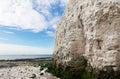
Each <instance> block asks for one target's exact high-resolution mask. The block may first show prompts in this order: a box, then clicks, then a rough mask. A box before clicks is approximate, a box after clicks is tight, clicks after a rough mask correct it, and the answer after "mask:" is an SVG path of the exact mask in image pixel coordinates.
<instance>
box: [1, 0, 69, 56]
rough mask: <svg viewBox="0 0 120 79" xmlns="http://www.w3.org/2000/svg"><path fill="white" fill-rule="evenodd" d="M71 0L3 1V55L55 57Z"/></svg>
mask: <svg viewBox="0 0 120 79" xmlns="http://www.w3.org/2000/svg"><path fill="white" fill-rule="evenodd" d="M67 3H68V0H0V55H13V54H14V55H24V54H52V53H53V49H54V33H55V29H56V27H57V24H58V23H59V20H60V18H61V16H62V14H63V12H64V9H65V7H66V5H67Z"/></svg>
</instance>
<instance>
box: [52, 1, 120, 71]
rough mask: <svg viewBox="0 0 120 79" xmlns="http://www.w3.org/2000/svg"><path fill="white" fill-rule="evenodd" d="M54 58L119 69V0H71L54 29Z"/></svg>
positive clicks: (74, 64)
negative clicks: (85, 61)
mask: <svg viewBox="0 0 120 79" xmlns="http://www.w3.org/2000/svg"><path fill="white" fill-rule="evenodd" d="M53 57H54V61H55V62H56V63H57V64H58V65H62V66H70V67H73V68H74V67H79V66H80V65H81V64H83V62H84V58H85V59H86V60H87V64H88V65H90V66H92V68H95V69H99V70H104V71H106V70H107V68H108V67H110V68H112V69H113V70H114V71H117V70H120V0H70V2H69V4H68V6H67V8H66V10H65V12H64V14H63V16H62V18H61V21H60V23H59V24H58V26H57V29H56V36H55V48H54V54H53Z"/></svg>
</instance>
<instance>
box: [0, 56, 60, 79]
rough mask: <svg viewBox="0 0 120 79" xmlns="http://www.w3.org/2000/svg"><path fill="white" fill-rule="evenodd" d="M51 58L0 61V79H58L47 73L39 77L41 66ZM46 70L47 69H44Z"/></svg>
mask: <svg viewBox="0 0 120 79" xmlns="http://www.w3.org/2000/svg"><path fill="white" fill-rule="evenodd" d="M51 61H52V60H51V57H50V58H49V57H47V58H34V59H16V60H0V79H1V78H2V79H8V78H10V79H33V78H30V77H31V76H33V74H34V75H36V78H35V79H59V78H57V77H55V76H53V75H51V74H50V73H48V72H45V74H44V75H40V68H41V67H42V65H45V64H46V63H49V62H51ZM46 68H47V67H46Z"/></svg>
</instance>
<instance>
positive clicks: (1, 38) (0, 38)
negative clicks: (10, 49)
mask: <svg viewBox="0 0 120 79" xmlns="http://www.w3.org/2000/svg"><path fill="white" fill-rule="evenodd" d="M1 40H2V41H3V40H8V39H6V38H3V37H0V41H1Z"/></svg>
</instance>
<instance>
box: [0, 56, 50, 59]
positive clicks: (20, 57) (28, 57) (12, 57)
mask: <svg viewBox="0 0 120 79" xmlns="http://www.w3.org/2000/svg"><path fill="white" fill-rule="evenodd" d="M50 57H52V55H0V60H16V59H34V58H50Z"/></svg>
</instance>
